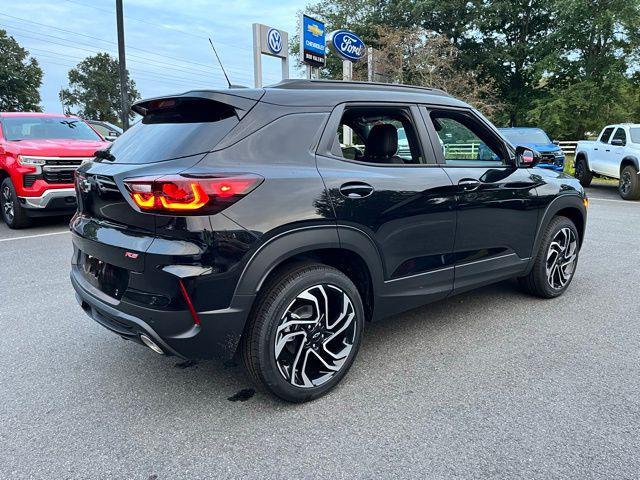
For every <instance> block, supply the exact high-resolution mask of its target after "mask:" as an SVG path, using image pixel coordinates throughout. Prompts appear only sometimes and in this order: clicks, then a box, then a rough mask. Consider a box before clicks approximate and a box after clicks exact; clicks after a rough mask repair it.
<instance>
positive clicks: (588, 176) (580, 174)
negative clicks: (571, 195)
mask: <svg viewBox="0 0 640 480" xmlns="http://www.w3.org/2000/svg"><path fill="white" fill-rule="evenodd" d="M574 173H575V177H576V178H577V179H578V181H579V182H580V185H582V186H583V187H588V186H589V185H591V181H592V180H593V173H592V172H591V170H589V165H588V164H587V160H586V159H585V158H582V157H581V158H578V160H576V165H575V168H574Z"/></svg>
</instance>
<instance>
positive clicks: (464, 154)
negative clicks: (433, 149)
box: [430, 112, 506, 165]
mask: <svg viewBox="0 0 640 480" xmlns="http://www.w3.org/2000/svg"><path fill="white" fill-rule="evenodd" d="M430 116H431V120H432V121H433V126H434V128H435V130H436V133H437V134H438V140H439V143H440V148H441V149H442V154H443V156H444V160H445V163H446V164H447V165H474V164H479V165H486V164H492V163H495V164H500V165H502V164H504V163H506V159H503V158H502V157H503V154H502V153H501V149H500V145H499V144H498V142H497V140H496V139H495V138H494V137H493V135H491V133H490V132H489V131H488V130H487V129H486V128H485V127H484V126H482V125H481V124H480V123H479V122H476V121H475V120H473V118H471V117H469V116H467V115H463V114H459V113H454V112H431V114H430Z"/></svg>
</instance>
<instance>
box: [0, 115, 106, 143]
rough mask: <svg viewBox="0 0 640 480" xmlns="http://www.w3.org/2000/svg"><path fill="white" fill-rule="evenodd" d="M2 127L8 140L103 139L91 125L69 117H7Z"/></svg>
mask: <svg viewBox="0 0 640 480" xmlns="http://www.w3.org/2000/svg"><path fill="white" fill-rule="evenodd" d="M2 129H3V132H4V135H5V138H6V139H7V140H13V141H16V140H46V139H56V140H59V139H64V140H67V139H68V140H93V141H102V139H101V138H100V136H99V135H98V134H97V133H96V132H94V131H93V130H92V129H91V127H89V125H87V124H86V123H84V122H83V121H82V120H79V119H77V118H68V117H5V118H3V119H2Z"/></svg>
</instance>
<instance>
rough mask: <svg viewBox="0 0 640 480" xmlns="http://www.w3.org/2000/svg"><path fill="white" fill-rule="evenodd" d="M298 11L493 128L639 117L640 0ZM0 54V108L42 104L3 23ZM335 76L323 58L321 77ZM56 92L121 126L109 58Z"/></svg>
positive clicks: (36, 71) (559, 130) (489, 0)
mask: <svg viewBox="0 0 640 480" xmlns="http://www.w3.org/2000/svg"><path fill="white" fill-rule="evenodd" d="M306 12H307V13H309V14H310V15H312V16H314V17H317V18H320V19H322V20H324V21H325V22H326V24H327V30H332V29H335V28H348V29H350V30H353V31H354V32H356V33H357V34H358V35H360V36H361V37H362V38H363V40H364V41H365V42H366V43H367V44H368V45H370V46H373V47H374V48H375V49H376V50H377V55H376V58H377V64H378V66H379V67H380V69H381V70H382V71H383V72H384V75H385V78H386V80H387V81H392V82H399V83H407V84H414V85H423V86H431V87H437V88H442V89H444V90H446V91H448V92H449V93H451V94H452V95H455V96H457V97H460V98H462V99H464V100H466V101H468V102H469V103H471V104H472V105H474V106H476V107H477V108H479V109H480V110H481V111H482V112H483V113H485V114H486V115H488V116H489V117H490V118H492V120H494V121H495V122H496V123H497V124H498V125H501V126H508V125H511V126H539V127H541V128H544V129H545V130H547V132H548V133H549V134H550V135H551V136H552V137H553V138H554V139H557V140H576V139H581V138H584V137H585V135H589V134H592V133H594V132H597V131H599V130H600V128H601V127H602V126H603V125H605V124H607V123H614V122H624V121H631V122H633V121H635V122H639V121H640V88H639V87H640V0H323V1H322V2H318V3H315V4H311V5H310V6H309V7H307V8H306ZM294 44H295V42H294ZM295 48H296V47H295V46H294V47H293V48H292V50H294V53H295ZM0 57H1V58H2V59H3V62H1V63H0V110H36V109H39V105H40V95H39V93H38V89H39V88H40V86H41V83H42V77H43V72H42V69H41V68H40V66H39V65H38V62H37V60H36V59H34V58H33V57H30V56H29V54H28V52H27V51H26V50H25V49H24V48H22V47H21V46H20V45H19V44H18V43H17V42H16V41H15V39H13V38H12V37H11V36H9V35H8V34H7V33H6V32H5V31H3V30H0ZM341 75H342V66H341V64H340V61H339V60H338V59H337V57H336V56H335V55H328V58H327V64H326V66H325V68H323V69H322V76H323V77H326V78H341ZM355 75H356V78H359V79H365V78H366V65H361V64H358V65H357V66H356V68H355ZM60 97H61V100H62V102H63V104H64V108H65V110H67V111H69V112H73V113H76V114H79V115H82V116H84V117H87V118H96V119H100V120H107V121H110V122H113V123H119V115H118V111H119V108H120V96H119V81H118V61H117V59H115V58H113V57H112V56H110V55H109V54H107V53H98V54H96V55H94V56H91V57H87V58H86V59H85V60H83V61H82V62H80V63H79V64H78V65H77V66H76V67H75V68H73V69H71V70H70V71H69V88H67V89H63V90H61V92H60ZM138 98H139V93H138V91H137V89H136V86H135V82H134V81H133V80H131V79H130V80H129V101H130V102H133V101H135V100H137V99H138Z"/></svg>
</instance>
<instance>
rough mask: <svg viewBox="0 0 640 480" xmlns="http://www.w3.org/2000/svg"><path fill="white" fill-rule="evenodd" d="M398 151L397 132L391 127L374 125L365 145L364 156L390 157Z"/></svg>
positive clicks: (388, 125)
mask: <svg viewBox="0 0 640 480" xmlns="http://www.w3.org/2000/svg"><path fill="white" fill-rule="evenodd" d="M397 151H398V130H396V127H394V126H393V125H390V124H388V123H381V124H379V125H374V126H373V128H372V129H371V131H370V132H369V136H368V137H367V143H366V145H365V156H366V157H369V158H387V157H392V156H394V155H395V154H396V152H397Z"/></svg>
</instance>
